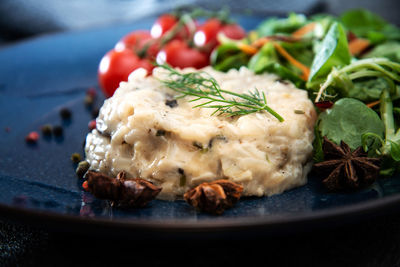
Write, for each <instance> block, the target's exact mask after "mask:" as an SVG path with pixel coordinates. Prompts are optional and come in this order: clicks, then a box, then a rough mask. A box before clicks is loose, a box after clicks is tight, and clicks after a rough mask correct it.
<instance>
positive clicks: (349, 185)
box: [314, 136, 380, 191]
mask: <svg viewBox="0 0 400 267" xmlns="http://www.w3.org/2000/svg"><path fill="white" fill-rule="evenodd" d="M322 148H323V151H324V159H325V161H323V162H320V163H316V164H314V169H315V171H317V172H318V173H320V174H327V173H329V175H328V176H327V177H326V178H325V179H324V180H323V181H322V183H323V184H324V185H325V186H326V187H327V189H329V190H331V191H340V190H346V189H356V188H359V187H364V186H368V185H370V184H372V183H373V182H374V181H375V180H376V179H377V178H378V176H379V169H380V168H379V161H380V160H379V159H378V158H369V157H367V153H365V152H364V150H363V148H362V147H361V146H360V147H358V148H357V149H355V150H354V151H351V149H350V147H349V146H348V145H347V144H346V143H345V142H343V141H342V142H341V143H340V146H339V145H336V144H335V143H333V142H332V141H330V140H329V139H328V138H327V137H326V136H325V137H324V143H323V146H322Z"/></svg>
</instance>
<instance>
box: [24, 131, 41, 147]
mask: <svg viewBox="0 0 400 267" xmlns="http://www.w3.org/2000/svg"><path fill="white" fill-rule="evenodd" d="M38 139H39V134H38V133H37V132H30V133H29V134H28V135H27V136H26V137H25V141H26V142H27V143H30V144H34V143H36V142H37V140H38Z"/></svg>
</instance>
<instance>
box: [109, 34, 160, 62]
mask: <svg viewBox="0 0 400 267" xmlns="http://www.w3.org/2000/svg"><path fill="white" fill-rule="evenodd" d="M126 48H129V49H132V50H133V51H134V52H135V53H136V54H137V55H138V56H139V57H142V58H150V59H154V58H155V57H156V55H157V53H158V51H159V50H160V49H159V42H158V40H155V39H153V38H152V37H151V34H150V32H149V31H134V32H131V33H129V34H127V35H125V36H124V37H122V39H121V40H119V42H118V43H117V44H116V45H115V50H124V49H126ZM142 53H143V54H142Z"/></svg>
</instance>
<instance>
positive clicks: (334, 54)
mask: <svg viewBox="0 0 400 267" xmlns="http://www.w3.org/2000/svg"><path fill="white" fill-rule="evenodd" d="M350 60H351V56H350V52H349V47H348V44H347V37H346V33H345V31H344V29H343V27H342V25H341V24H339V23H337V22H335V23H333V24H332V26H331V27H330V29H329V31H328V33H327V34H326V36H325V38H324V40H323V41H322V43H321V48H320V50H319V51H318V53H317V54H316V55H315V57H314V60H313V63H312V66H311V71H310V76H309V78H308V82H307V87H308V88H312V89H318V88H319V85H320V84H321V83H322V82H323V81H324V80H325V79H326V76H327V75H328V74H329V73H330V72H331V70H332V68H333V67H338V66H343V65H347V64H349V63H350Z"/></svg>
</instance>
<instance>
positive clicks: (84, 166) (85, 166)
mask: <svg viewBox="0 0 400 267" xmlns="http://www.w3.org/2000/svg"><path fill="white" fill-rule="evenodd" d="M89 168H90V164H89V162H87V161H86V160H84V161H81V162H79V163H78V167H76V170H75V172H76V175H77V176H78V177H79V178H83V176H84V175H85V173H86V172H87V171H88V170H89Z"/></svg>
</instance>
